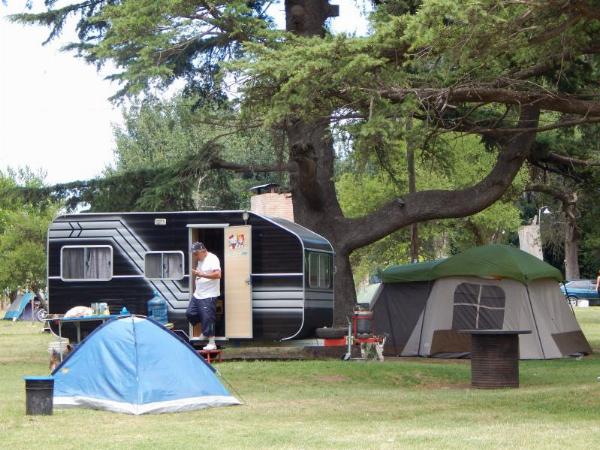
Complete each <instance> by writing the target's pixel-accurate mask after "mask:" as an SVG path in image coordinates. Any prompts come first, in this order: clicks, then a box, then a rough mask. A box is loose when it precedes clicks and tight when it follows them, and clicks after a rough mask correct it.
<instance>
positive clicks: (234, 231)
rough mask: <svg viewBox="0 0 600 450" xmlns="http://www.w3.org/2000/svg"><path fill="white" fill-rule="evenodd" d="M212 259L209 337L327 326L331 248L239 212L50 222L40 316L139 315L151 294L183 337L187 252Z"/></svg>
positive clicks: (298, 335)
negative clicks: (215, 284) (76, 310)
mask: <svg viewBox="0 0 600 450" xmlns="http://www.w3.org/2000/svg"><path fill="white" fill-rule="evenodd" d="M195 241H201V242H204V244H205V245H206V247H207V248H208V250H209V251H210V252H212V253H214V254H216V255H217V256H218V257H219V259H220V261H221V269H222V278H221V296H220V297H219V299H218V302H217V323H216V334H217V338H221V339H222V340H238V339H239V340H249V339H255V340H256V339H258V340H289V339H303V338H307V337H312V336H314V331H315V329H316V328H319V327H324V326H331V324H332V320H333V272H334V270H333V248H332V246H331V244H330V243H329V242H328V241H327V240H326V239H325V238H323V237H322V236H320V235H318V234H316V233H314V232H312V231H310V230H308V229H306V228H304V227H302V226H300V225H298V224H296V223H293V222H290V221H288V220H285V219H279V218H272V217H266V216H261V215H258V214H255V213H252V212H248V211H209V212H157V213H154V212H153V213H103V214H73V215H64V216H60V217H58V218H57V219H55V220H54V221H53V223H52V224H51V225H50V228H49V230H48V289H49V299H48V300H49V301H48V303H49V313H50V314H64V313H65V312H66V311H67V310H69V309H70V308H72V307H74V306H78V305H85V306H90V304H92V303H96V302H104V303H107V304H108V306H109V308H110V312H111V313H119V312H120V311H121V310H122V308H123V307H125V308H127V310H128V311H129V312H130V313H132V314H142V315H145V314H147V302H148V300H150V299H151V298H152V297H153V296H154V295H155V292H157V293H159V294H160V295H161V296H162V297H163V298H164V299H165V300H166V302H167V304H168V319H169V322H172V323H173V324H174V328H175V329H179V330H182V331H183V332H184V333H186V334H187V333H188V332H189V328H188V324H187V321H186V317H185V311H186V308H187V305H188V302H189V299H190V296H191V292H192V278H191V276H190V275H191V268H192V267H191V264H190V263H191V261H192V259H191V258H192V255H191V252H190V246H191V243H192V242H195Z"/></svg>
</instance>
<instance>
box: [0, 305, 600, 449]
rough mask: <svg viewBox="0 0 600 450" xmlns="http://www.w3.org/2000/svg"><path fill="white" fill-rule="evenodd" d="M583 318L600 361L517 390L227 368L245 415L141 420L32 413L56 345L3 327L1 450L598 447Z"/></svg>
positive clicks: (287, 368)
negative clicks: (35, 380)
mask: <svg viewBox="0 0 600 450" xmlns="http://www.w3.org/2000/svg"><path fill="white" fill-rule="evenodd" d="M577 316H578V318H579V320H580V323H581V325H582V327H583V330H584V332H585V334H586V336H587V337H588V339H589V340H590V343H591V345H592V347H593V348H594V350H595V351H596V352H598V354H595V355H592V356H589V357H586V358H583V359H580V360H576V359H565V360H555V361H523V362H521V366H520V367H521V386H522V387H521V388H520V389H507V390H494V391H486V390H472V389H470V388H469V382H470V365H469V362H468V361H457V360H445V361H444V360H434V359H416V358H411V359H401V360H394V361H386V362H385V363H383V364H381V363H377V362H369V363H364V362H342V361H310V362H228V363H221V364H219V365H218V368H219V370H220V372H221V373H222V374H223V376H224V377H225V379H226V380H228V381H229V382H230V383H231V384H232V385H233V386H234V387H235V390H236V391H237V392H238V393H239V395H240V396H241V398H242V399H243V400H244V402H245V405H244V406H238V407H228V408H217V409H209V410H204V411H196V412H190V413H179V414H163V415H153V416H139V417H133V416H128V415H122V414H114V413H109V412H102V411H92V410H87V409H70V410H55V412H54V415H53V416H25V387H24V381H23V380H22V376H23V375H45V374H47V372H48V355H47V352H46V348H47V344H48V342H49V341H50V340H51V338H50V336H49V335H47V334H43V333H41V332H40V327H39V326H38V325H33V326H32V325H31V324H28V323H12V322H4V321H0V448H7V449H19V448H72V449H81V448H84V449H86V448H119V449H120V448H152V449H157V448H176V449H182V448H190V449H191V448H261V449H262V448H277V449H280V448H332V447H333V448H361V449H365V448H390V449H391V448H424V449H425V448H426V449H430V448H444V449H453V448H456V449H465V448H474V449H485V448H526V449H531V448H544V449H553V448H555V449H565V448H582V449H583V448H585V449H591V448H600V381H598V379H597V378H598V377H599V376H600V308H580V309H578V310H577Z"/></svg>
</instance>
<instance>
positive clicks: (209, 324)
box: [185, 242, 221, 350]
mask: <svg viewBox="0 0 600 450" xmlns="http://www.w3.org/2000/svg"><path fill="white" fill-rule="evenodd" d="M191 250H192V257H193V258H192V261H198V262H197V265H196V268H195V269H194V268H193V267H192V275H193V276H194V294H193V295H192V298H191V300H190V303H189V305H188V308H187V311H186V313H185V315H186V317H187V319H188V321H189V322H190V323H191V324H192V326H194V325H196V324H198V323H200V324H201V325H202V334H201V335H200V339H208V344H207V345H206V346H205V347H204V350H216V348H217V346H216V344H215V320H216V310H217V306H216V303H217V297H218V296H219V295H220V293H221V282H220V280H221V262H220V261H219V258H218V257H217V255H215V254H214V253H211V252H209V251H208V250H207V249H206V247H205V246H204V244H203V243H202V242H194V243H193V244H192V249H191Z"/></svg>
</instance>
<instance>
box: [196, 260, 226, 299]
mask: <svg viewBox="0 0 600 450" xmlns="http://www.w3.org/2000/svg"><path fill="white" fill-rule="evenodd" d="M196 270H199V271H201V272H208V273H210V272H212V271H213V270H221V262H220V261H219V258H217V255H215V254H214V253H210V252H208V253H207V254H206V257H205V258H204V260H203V261H198V265H197V267H196ZM220 294H221V280H219V279H218V278H217V279H214V280H213V279H210V278H204V277H196V290H195V291H194V297H196V298H198V299H200V298H210V297H218V296H219V295H220Z"/></svg>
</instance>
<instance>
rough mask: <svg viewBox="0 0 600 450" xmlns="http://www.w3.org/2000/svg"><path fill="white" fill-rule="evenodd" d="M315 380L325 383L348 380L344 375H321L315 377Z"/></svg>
mask: <svg viewBox="0 0 600 450" xmlns="http://www.w3.org/2000/svg"><path fill="white" fill-rule="evenodd" d="M317 380H319V381H323V382H325V383H342V382H344V381H348V380H349V378H348V377H346V376H344V375H321V376H318V377H317Z"/></svg>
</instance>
